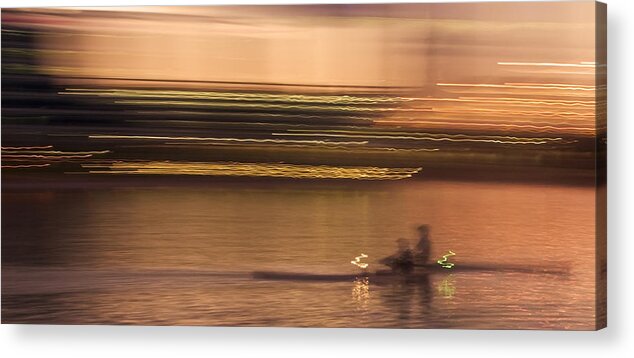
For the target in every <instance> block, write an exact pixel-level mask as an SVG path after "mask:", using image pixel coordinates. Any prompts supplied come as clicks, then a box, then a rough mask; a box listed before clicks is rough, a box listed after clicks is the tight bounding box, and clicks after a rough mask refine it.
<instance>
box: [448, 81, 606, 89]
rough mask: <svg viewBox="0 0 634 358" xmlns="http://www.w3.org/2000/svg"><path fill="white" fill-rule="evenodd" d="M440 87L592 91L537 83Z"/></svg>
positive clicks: (473, 84)
mask: <svg viewBox="0 0 634 358" xmlns="http://www.w3.org/2000/svg"><path fill="white" fill-rule="evenodd" d="M436 85H437V86H440V87H484V88H513V89H544V90H552V89H556V90H564V91H594V90H595V88H594V87H590V88H588V87H568V86H558V87H555V86H544V85H542V84H539V85H531V84H525V85H510V84H490V83H436Z"/></svg>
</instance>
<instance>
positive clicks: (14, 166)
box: [0, 163, 50, 169]
mask: <svg viewBox="0 0 634 358" xmlns="http://www.w3.org/2000/svg"><path fill="white" fill-rule="evenodd" d="M49 165H50V164H48V163H46V164H17V165H1V166H0V168H7V169H19V168H43V167H48V166H49Z"/></svg>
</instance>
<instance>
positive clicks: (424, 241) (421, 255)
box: [414, 224, 431, 266]
mask: <svg viewBox="0 0 634 358" xmlns="http://www.w3.org/2000/svg"><path fill="white" fill-rule="evenodd" d="M417 230H418V234H419V237H420V238H419V241H418V243H417V244H416V252H415V253H414V261H415V263H416V265H421V266H423V265H426V264H427V261H429V255H430V253H431V240H429V232H430V227H429V225H427V224H425V225H421V226H419V227H418V229H417Z"/></svg>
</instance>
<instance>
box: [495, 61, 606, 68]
mask: <svg viewBox="0 0 634 358" xmlns="http://www.w3.org/2000/svg"><path fill="white" fill-rule="evenodd" d="M498 65H501V66H547V67H590V68H594V67H597V65H596V63H594V62H579V63H557V62H498Z"/></svg>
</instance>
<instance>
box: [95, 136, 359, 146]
mask: <svg viewBox="0 0 634 358" xmlns="http://www.w3.org/2000/svg"><path fill="white" fill-rule="evenodd" d="M88 138H91V139H150V140H181V141H182V140H185V141H217V142H241V143H298V144H301V143H305V144H321V145H365V144H368V142H367V141H348V142H329V141H323V140H289V139H255V138H214V137H167V136H144V135H97V134H95V135H89V136H88Z"/></svg>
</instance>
